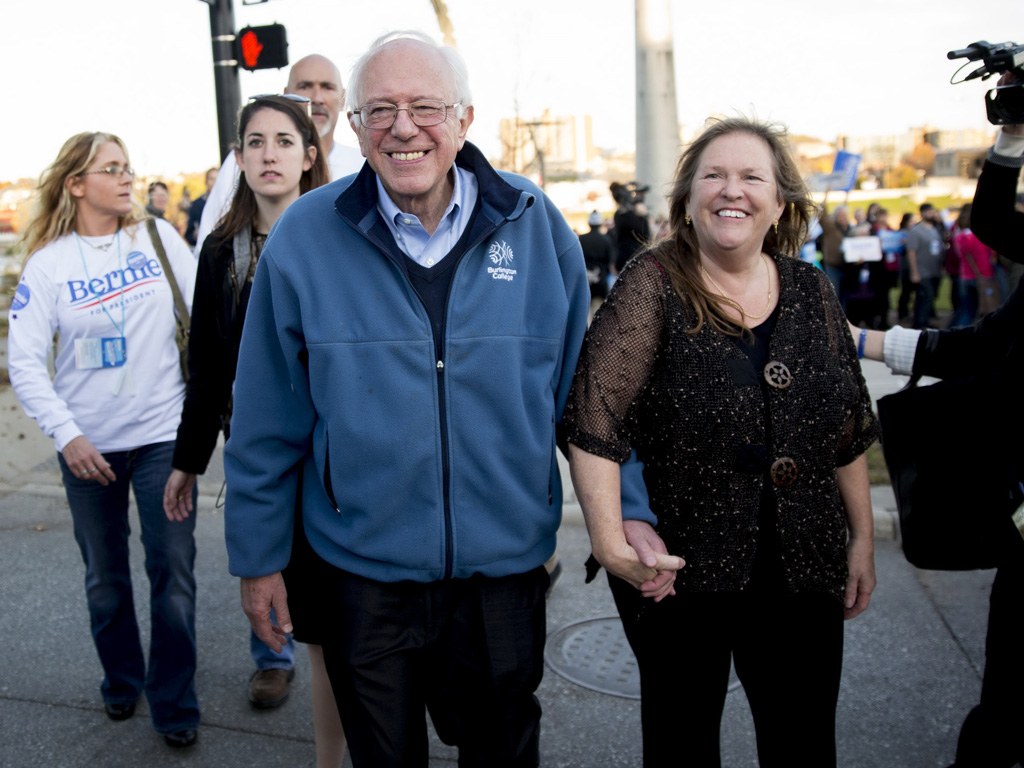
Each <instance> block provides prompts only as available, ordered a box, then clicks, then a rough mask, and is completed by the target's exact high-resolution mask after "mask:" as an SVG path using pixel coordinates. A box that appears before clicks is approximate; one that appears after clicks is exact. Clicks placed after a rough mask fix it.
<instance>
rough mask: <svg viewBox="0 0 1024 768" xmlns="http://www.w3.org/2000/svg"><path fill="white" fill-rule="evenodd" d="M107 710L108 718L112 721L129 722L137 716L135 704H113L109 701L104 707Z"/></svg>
mask: <svg viewBox="0 0 1024 768" xmlns="http://www.w3.org/2000/svg"><path fill="white" fill-rule="evenodd" d="M103 707H104V709H106V710H107V717H109V718H110V719H111V720H127V719H128V718H129V717H131V716H132V715H134V714H135V702H134V701H133V702H131V703H130V704H111V703H110V702H109V701H108V702H106V703H105V704H104V705H103Z"/></svg>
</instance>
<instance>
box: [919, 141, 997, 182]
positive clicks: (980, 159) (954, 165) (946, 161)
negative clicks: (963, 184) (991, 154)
mask: <svg viewBox="0 0 1024 768" xmlns="http://www.w3.org/2000/svg"><path fill="white" fill-rule="evenodd" d="M987 156H988V147H985V148H982V149H979V148H977V147H972V148H970V149H941V150H939V151H938V152H936V153H935V164H934V165H933V166H932V172H931V175H932V176H957V177H960V178H964V179H976V178H978V176H980V175H981V166H983V165H984V164H985V158H986V157H987Z"/></svg>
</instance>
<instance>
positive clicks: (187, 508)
mask: <svg viewBox="0 0 1024 768" xmlns="http://www.w3.org/2000/svg"><path fill="white" fill-rule="evenodd" d="M195 484H196V476H195V475H193V474H192V473H191V472H182V471H181V470H180V469H172V470H171V476H170V477H168V478H167V485H165V486H164V514H166V515H167V519H168V520H170V521H172V522H176V523H180V522H182V521H183V520H187V519H188V514H189V512H191V511H192V489H193V488H194V487H195Z"/></svg>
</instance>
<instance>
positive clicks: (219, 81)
mask: <svg viewBox="0 0 1024 768" xmlns="http://www.w3.org/2000/svg"><path fill="white" fill-rule="evenodd" d="M202 2H204V3H206V4H207V5H209V6H210V38H211V40H212V42H213V82H214V86H215V87H216V90H217V135H218V137H219V139H220V157H221V158H224V157H226V156H227V154H228V151H229V150H230V149H231V145H232V144H233V143H234V141H235V118H236V116H237V115H238V108H239V106H240V105H241V102H242V89H241V87H240V86H239V84H238V61H237V60H236V59H235V10H234V8H233V7H232V4H231V3H232V0H202Z"/></svg>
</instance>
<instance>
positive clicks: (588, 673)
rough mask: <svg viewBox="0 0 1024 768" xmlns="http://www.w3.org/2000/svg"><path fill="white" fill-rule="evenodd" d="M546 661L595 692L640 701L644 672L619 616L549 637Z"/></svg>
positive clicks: (590, 621)
mask: <svg viewBox="0 0 1024 768" xmlns="http://www.w3.org/2000/svg"><path fill="white" fill-rule="evenodd" d="M544 660H545V661H546V662H547V663H548V666H549V667H551V668H552V669H553V670H555V672H557V673H558V674H559V675H561V676H562V677H564V678H565V679H566V680H568V681H570V682H573V683H576V685H581V686H583V687H584V688H587V689H589V690H591V691H597V692H598V693H607V694H608V695H609V696H621V697H622V698H624V699H639V698H640V670H639V669H637V666H636V657H634V656H633V651H632V650H630V647H629V643H627V642H626V633H625V632H623V630H622V622H621V621H619V618H618V616H610V617H606V618H601V619H586V620H584V621H578V622H576V623H574V624H569V625H568V626H565V627H562V628H561V629H560V630H558V631H557V632H554V633H552V634H551V636H550V637H548V642H547V645H546V647H545V649H544Z"/></svg>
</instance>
